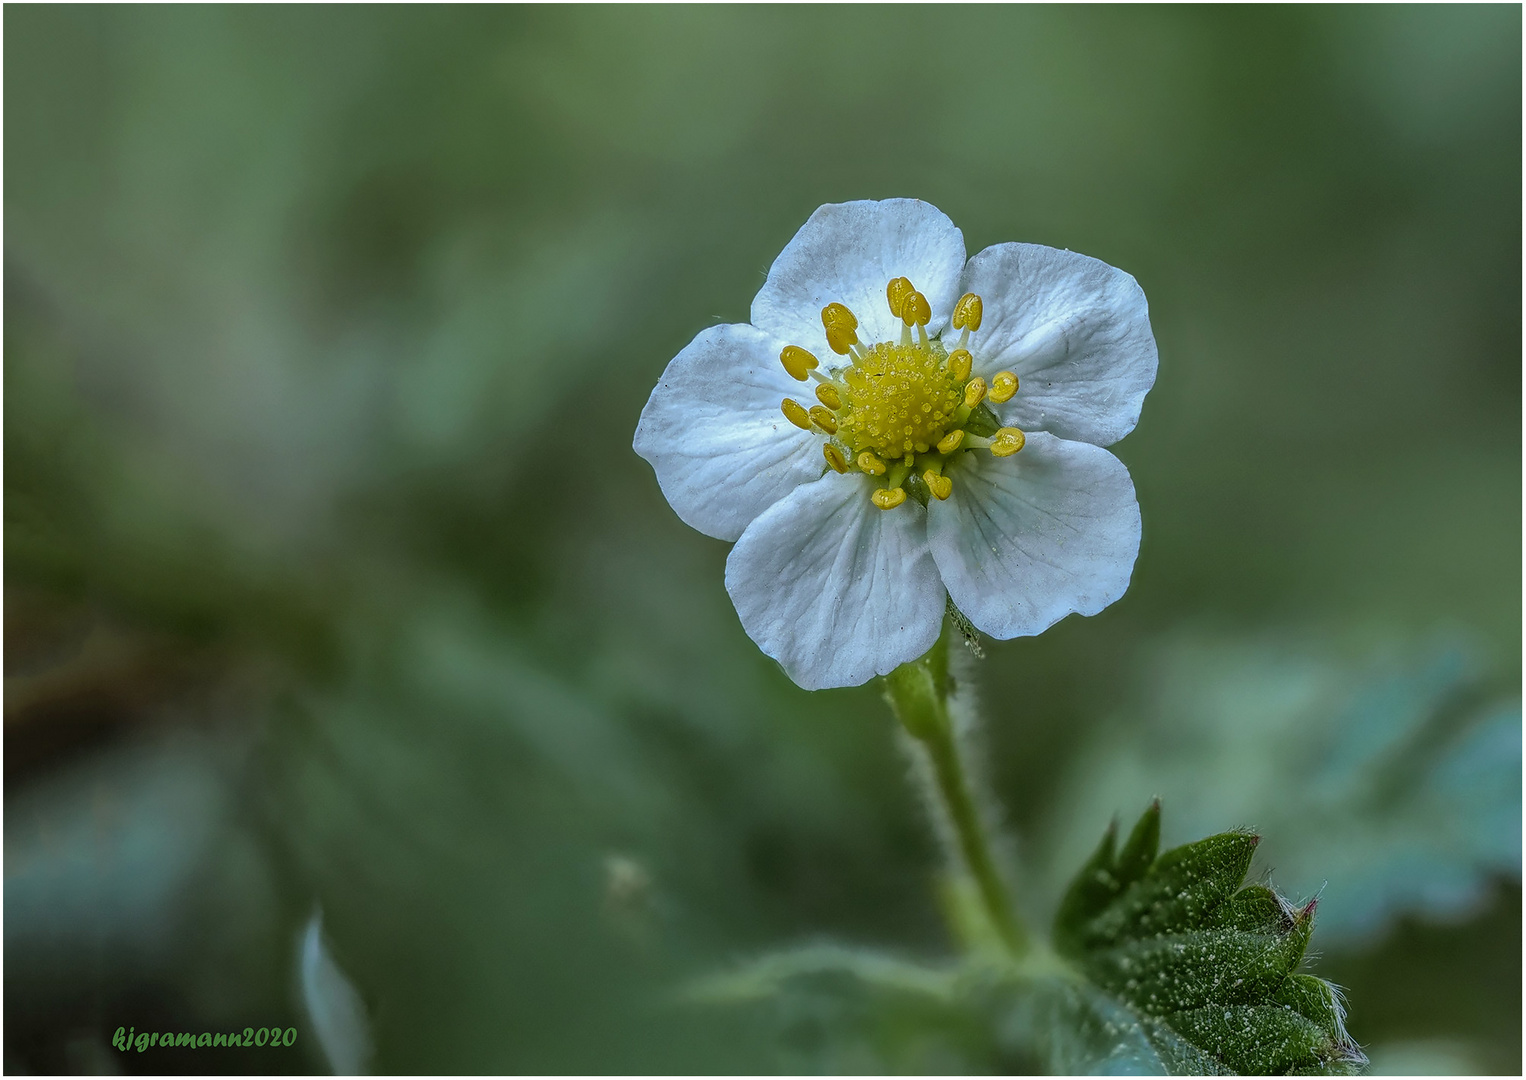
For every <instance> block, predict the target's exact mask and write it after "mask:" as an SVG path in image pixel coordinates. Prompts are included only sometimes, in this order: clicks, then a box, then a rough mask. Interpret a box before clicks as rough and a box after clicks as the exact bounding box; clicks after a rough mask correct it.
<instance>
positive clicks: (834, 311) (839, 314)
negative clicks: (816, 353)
mask: <svg viewBox="0 0 1526 1080" xmlns="http://www.w3.org/2000/svg"><path fill="white" fill-rule="evenodd" d="M821 325H822V326H825V327H826V328H827V329H828V330H830V329H832V327H834V326H841V327H843V328H844V329H846V330H857V329H858V316H856V315H854V314H853V312H851V311H849V310H848V307H847V305H846V304H839V303H837V302H836V301H835V300H834V301H833V302H832V303H830V304H828V305H827V306H826V307H824V308H822V309H821Z"/></svg>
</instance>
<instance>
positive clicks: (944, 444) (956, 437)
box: [938, 428, 964, 454]
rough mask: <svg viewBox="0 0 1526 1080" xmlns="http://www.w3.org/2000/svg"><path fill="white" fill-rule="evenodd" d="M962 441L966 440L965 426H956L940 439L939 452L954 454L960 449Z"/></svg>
mask: <svg viewBox="0 0 1526 1080" xmlns="http://www.w3.org/2000/svg"><path fill="white" fill-rule="evenodd" d="M962 442H964V428H955V429H954V430H953V431H950V432H949V433H948V434H947V435H945V436H943V438H941V439H939V440H938V453H940V454H952V453H953V452H954V451H955V450H958V449H959V444H960V443H962Z"/></svg>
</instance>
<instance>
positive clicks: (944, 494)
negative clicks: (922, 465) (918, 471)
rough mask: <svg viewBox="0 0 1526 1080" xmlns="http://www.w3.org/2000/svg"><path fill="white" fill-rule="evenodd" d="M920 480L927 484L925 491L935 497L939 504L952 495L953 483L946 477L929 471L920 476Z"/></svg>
mask: <svg viewBox="0 0 1526 1080" xmlns="http://www.w3.org/2000/svg"><path fill="white" fill-rule="evenodd" d="M922 479H923V480H924V481H925V482H926V483H927V490H928V491H931V492H932V493H933V494H934V495H936V496H937V497H938V501H939V502H942V501H943V500H944V499H946V498H948V497H949V495H950V494H952V493H953V490H954V482H953V481H952V480H950V479H949V478H948V477H946V476H942V475H940V474H938V473H935V472H933V471H932V470H931V469H928V470H927V471H926V472H925V473H923V474H922Z"/></svg>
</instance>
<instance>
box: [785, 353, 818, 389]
mask: <svg viewBox="0 0 1526 1080" xmlns="http://www.w3.org/2000/svg"><path fill="white" fill-rule="evenodd" d="M819 362H820V361H818V360H817V359H816V357H814V356H812V355H811V354H810V353H808V352H806V351H805V350H804V349H802V348H801V347H800V346H799V345H786V346H784V351H783V352H781V353H780V354H779V363H781V364H783V365H784V370H785V371H787V372H789V373H790V378H792V379H798V380H799V381H800V382H805V380H806V377H807V376H808V375H809V374H810V371H811V369H812V368H813V367H815V366H816V365H817V364H818V363H819Z"/></svg>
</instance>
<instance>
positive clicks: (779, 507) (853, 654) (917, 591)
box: [726, 473, 944, 690]
mask: <svg viewBox="0 0 1526 1080" xmlns="http://www.w3.org/2000/svg"><path fill="white" fill-rule="evenodd" d="M871 490H873V488H872V486H871V485H870V483H869V481H868V480H867V478H866V477H864V476H863V475H862V474H858V473H848V474H838V473H828V474H827V475H826V476H824V477H822V478H821V479H820V480H818V481H816V482H815V483H814V484H806V485H804V486H802V487H798V488H796V489H795V490H794V491H793V492H791V493H790V494H789V495H788V496H786V497H785V498H784V499H782V500H780V501H779V502H777V503H775V504H774V505H773V506H772V507H770V508H769V509H768V510H766V511H764V512H763V514H761V515H760V516H759V517H758V519H757V520H756V521H754V522H753V523H752V524H751V525H749V526H748V527H747V531H746V532H745V533H743V534H742V539H740V540H738V541H737V545H736V547H734V548H732V549H731V556H730V558H728V559H727V560H726V591H727V592H729V593H730V594H731V602H732V603H733V604H735V605H736V609H737V614H738V615H739V616H741V619H742V628H743V629H744V630H746V631H747V636H748V637H750V638H752V640H753V641H755V642H757V643H758V648H760V649H762V650H763V651H764V652H765V653H767V654H768V655H769V656H771V657H773V658H774V659H775V660H777V661H779V663H780V664H782V665H783V666H784V670H785V671H786V672H788V673H789V677H790V678H791V679H794V680H795V682H797V683H798V684H800V685H801V686H803V687H804V688H805V689H807V690H820V689H823V688H824V687H829V686H857V685H859V684H860V683H864V682H868V681H869V680H870V679H872V678H873V677H874V676H876V675H885V674H888V673H889V672H890V671H892V670H894V669H895V668H896V667H897V666H898V665H900V664H904V663H906V662H907V661H908V660H915V659H916V658H917V657H919V656H921V655H922V654H923V653H925V652H926V651H927V650H928V649H930V648H932V647H933V642H935V641H937V640H938V633H939V631H940V630H941V629H942V626H943V608H944V592H943V582H942V581H941V580H939V577H938V568H937V566H936V565H934V563H933V559H932V555H931V554H930V553H929V552H928V549H927V529H926V517H927V515H926V511H924V510H923V509H922V508H921V507H920V506H918V505H917V503H916V502H915V501H913V500H909V499H908V500H907V501H906V502H904V503H902V504H901V505H900V506H898V507H896V508H895V509H894V510H880V509H879V508H877V507H876V506H875V505H874V504H873V503H871V502H870V501H869V492H870V491H871Z"/></svg>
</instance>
